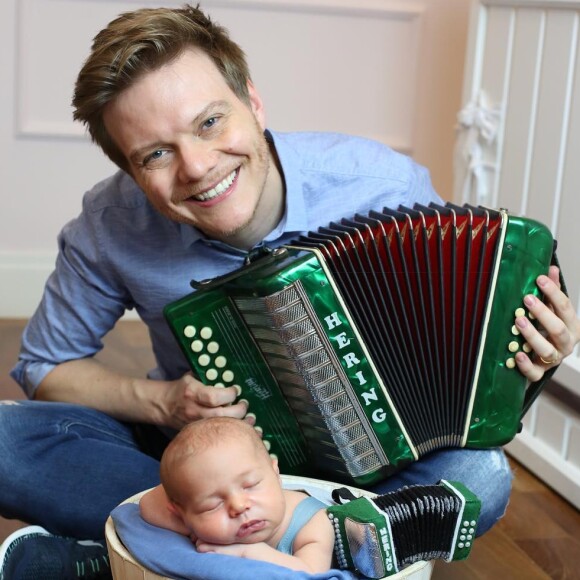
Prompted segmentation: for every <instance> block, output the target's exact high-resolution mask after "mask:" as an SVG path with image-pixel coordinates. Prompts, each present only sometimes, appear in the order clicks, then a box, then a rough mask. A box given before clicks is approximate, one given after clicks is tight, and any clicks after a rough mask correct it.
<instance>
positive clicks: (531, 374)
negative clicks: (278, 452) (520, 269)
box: [515, 266, 580, 381]
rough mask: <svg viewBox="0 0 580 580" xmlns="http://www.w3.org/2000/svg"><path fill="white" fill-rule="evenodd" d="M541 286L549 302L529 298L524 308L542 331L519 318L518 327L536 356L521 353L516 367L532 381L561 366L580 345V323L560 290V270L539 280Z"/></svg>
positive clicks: (517, 358) (553, 267) (525, 319)
mask: <svg viewBox="0 0 580 580" xmlns="http://www.w3.org/2000/svg"><path fill="white" fill-rule="evenodd" d="M537 284H538V287H539V288H540V290H541V291H542V293H543V295H544V297H545V302H542V301H541V300H540V299H538V298H537V297H535V296H532V295H528V296H526V297H525V298H524V305H525V307H526V308H527V310H528V312H529V313H530V314H532V315H533V316H534V317H535V318H536V319H537V321H538V323H539V325H538V328H537V329H536V328H535V327H534V326H533V325H532V323H531V322H530V320H529V319H528V318H527V317H526V316H518V317H517V318H516V326H517V328H518V330H519V331H520V332H521V334H522V336H523V337H524V339H525V340H526V342H527V343H528V344H529V345H530V347H531V349H532V353H533V354H532V353H530V355H529V356H528V355H527V354H525V353H524V352H519V353H518V354H517V355H516V357H515V358H516V363H517V365H518V368H519V369H520V371H521V372H522V373H523V374H524V375H525V376H526V377H527V378H528V379H529V380H530V381H537V380H539V379H541V378H542V376H543V375H544V373H545V372H546V370H547V369H549V368H551V367H554V366H557V365H559V364H560V363H561V362H562V359H563V358H564V357H566V356H568V355H569V354H570V353H571V352H572V351H573V349H574V346H575V345H576V344H578V342H580V319H578V316H577V314H576V312H575V311H574V307H573V306H572V303H571V302H570V299H569V298H568V297H567V296H566V295H565V294H564V292H562V290H561V289H560V282H559V270H558V268H557V267H556V266H551V267H550V271H549V274H548V276H539V277H538V279H537Z"/></svg>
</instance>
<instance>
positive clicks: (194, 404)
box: [160, 373, 248, 429]
mask: <svg viewBox="0 0 580 580" xmlns="http://www.w3.org/2000/svg"><path fill="white" fill-rule="evenodd" d="M238 394H239V391H238V389H237V388H236V387H227V388H218V387H208V386H205V385H204V384H202V383H201V382H199V381H198V380H196V379H195V378H194V377H193V376H192V375H191V373H187V374H185V375H183V377H181V378H180V379H177V380H176V381H172V382H168V383H167V388H165V389H164V393H163V394H162V395H161V400H160V406H161V409H162V416H163V420H162V423H163V424H164V425H167V426H168V427H173V428H175V429H181V428H182V427H183V426H184V425H187V424H188V423H191V422H192V421H196V420H198V419H203V418H206V417H234V418H236V419H243V418H244V417H245V415H246V413H247V412H248V405H247V403H246V402H245V401H239V402H237V403H236V404H233V403H234V401H235V399H236V397H237V396H238Z"/></svg>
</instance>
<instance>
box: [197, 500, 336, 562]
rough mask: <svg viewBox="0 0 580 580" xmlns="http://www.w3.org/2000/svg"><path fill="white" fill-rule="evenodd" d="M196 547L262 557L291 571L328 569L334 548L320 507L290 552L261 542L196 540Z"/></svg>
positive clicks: (202, 549)
mask: <svg viewBox="0 0 580 580" xmlns="http://www.w3.org/2000/svg"><path fill="white" fill-rule="evenodd" d="M196 547H197V550H198V551H199V552H215V553H218V554H227V555H229V556H239V557H241V558H249V559H252V560H262V561H263V562H270V563H271V564H278V565H279V566H285V567H286V568H291V569H292V570H302V571H304V572H310V573H318V572H326V571H328V570H330V567H331V562H332V552H333V549H334V530H333V528H332V525H331V523H330V521H329V519H328V516H327V515H326V511H325V510H320V511H319V512H318V513H317V514H316V515H315V516H313V518H312V519H311V520H310V521H309V522H308V523H307V524H306V525H305V526H304V527H303V528H302V529H301V530H300V532H299V533H298V535H297V536H296V539H295V540H294V553H293V555H289V554H283V553H282V552H279V551H278V550H276V548H273V547H272V546H269V545H268V544H266V543H264V542H260V543H257V544H231V545H229V546H218V545H215V544H206V543H204V542H201V541H198V542H197V544H196Z"/></svg>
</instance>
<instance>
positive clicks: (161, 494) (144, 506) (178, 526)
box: [139, 485, 194, 539]
mask: <svg viewBox="0 0 580 580" xmlns="http://www.w3.org/2000/svg"><path fill="white" fill-rule="evenodd" d="M139 511H140V513H141V517H142V518H143V519H144V520H145V521H146V522H147V523H149V524H152V525H154V526H157V527H159V528H166V529H168V530H172V531H174V532H177V533H178V534H182V535H184V536H190V532H189V530H188V529H187V527H186V526H185V525H184V523H183V521H182V520H181V518H180V517H179V516H178V515H177V514H176V513H175V512H174V511H173V510H170V509H169V498H168V497H167V495H166V493H165V490H164V489H163V486H161V485H158V486H157V487H154V488H153V489H151V490H149V491H148V492H147V493H145V494H144V495H143V496H141V499H140V500H139ZM192 539H194V538H192Z"/></svg>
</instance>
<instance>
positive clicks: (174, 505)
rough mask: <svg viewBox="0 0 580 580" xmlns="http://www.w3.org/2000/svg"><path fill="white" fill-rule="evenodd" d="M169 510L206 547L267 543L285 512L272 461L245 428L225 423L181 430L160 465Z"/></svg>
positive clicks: (218, 421)
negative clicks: (207, 545)
mask: <svg viewBox="0 0 580 580" xmlns="http://www.w3.org/2000/svg"><path fill="white" fill-rule="evenodd" d="M161 483H162V484H163V487H164V489H165V493H166V494H167V496H168V497H169V500H170V506H169V509H170V510H171V511H173V513H175V514H177V515H178V516H179V517H180V518H181V519H182V521H183V522H184V524H185V525H186V526H187V527H188V528H189V530H190V531H191V533H192V535H194V536H195V537H197V538H198V539H200V540H203V541H205V542H208V543H212V544H233V543H246V544H248V543H255V542H269V541H272V542H273V539H274V537H275V536H276V537H277V536H278V534H277V533H276V532H277V531H278V530H279V528H280V526H281V524H282V523H283V520H284V516H285V511H286V509H285V508H286V506H285V499H284V492H283V490H282V485H281V482H280V476H279V471H278V464H277V461H276V460H275V459H273V458H271V457H270V456H269V455H268V452H267V451H266V448H265V447H264V444H263V443H262V440H261V439H260V437H259V435H258V434H257V433H256V431H255V430H254V428H253V427H252V426H251V425H249V424H248V423H246V422H244V421H241V420H239V419H233V418H229V417H215V418H211V419H202V420H200V421H195V422H194V423H191V424H189V425H187V426H186V427H184V429H183V430H182V431H181V432H180V433H178V435H177V436H176V437H175V439H173V441H172V442H171V443H170V444H169V446H168V447H167V449H166V450H165V453H164V454H163V458H162V459H161Z"/></svg>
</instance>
